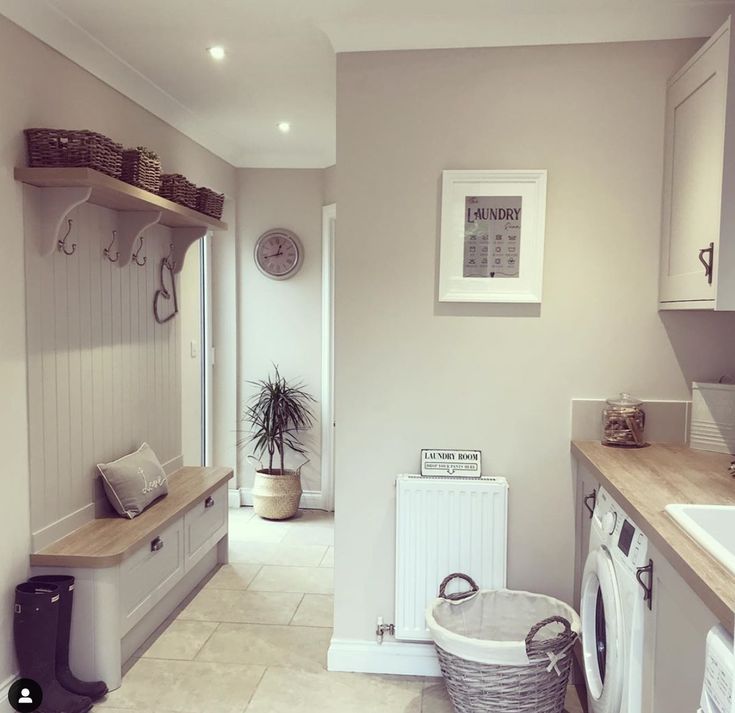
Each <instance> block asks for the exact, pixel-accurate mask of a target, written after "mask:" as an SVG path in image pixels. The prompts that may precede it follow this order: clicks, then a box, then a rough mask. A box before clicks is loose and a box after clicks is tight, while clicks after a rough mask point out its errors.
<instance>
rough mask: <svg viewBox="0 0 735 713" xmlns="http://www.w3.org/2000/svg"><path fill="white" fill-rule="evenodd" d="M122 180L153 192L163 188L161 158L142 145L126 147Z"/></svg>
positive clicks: (123, 157) (123, 156)
mask: <svg viewBox="0 0 735 713" xmlns="http://www.w3.org/2000/svg"><path fill="white" fill-rule="evenodd" d="M122 180H123V181H125V183H130V184H131V185H133V186H137V187H138V188H143V189H145V190H146V191H150V192H151V193H158V191H159V190H161V159H159V158H158V156H157V155H156V154H155V153H154V152H153V151H150V150H148V149H146V148H144V147H142V146H138V147H137V148H134V149H125V151H123V155H122Z"/></svg>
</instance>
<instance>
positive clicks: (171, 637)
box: [141, 620, 218, 661]
mask: <svg viewBox="0 0 735 713" xmlns="http://www.w3.org/2000/svg"><path fill="white" fill-rule="evenodd" d="M217 626H218V625H217V623H216V622H210V621H181V620H177V621H173V622H171V624H170V625H169V626H168V627H167V628H166V630H165V631H164V632H163V633H162V634H161V635H160V636H159V637H158V638H157V639H156V640H155V641H154V642H153V643H152V644H151V645H150V646H148V648H147V649H145V651H143V652H142V654H141V655H142V657H143V658H147V659H179V660H181V661H192V660H193V659H194V657H195V656H196V655H197V654H198V653H199V650H200V649H201V648H202V646H204V644H205V642H206V641H207V639H208V638H209V637H210V636H211V635H212V634H213V633H214V630H215V629H216V628H217Z"/></svg>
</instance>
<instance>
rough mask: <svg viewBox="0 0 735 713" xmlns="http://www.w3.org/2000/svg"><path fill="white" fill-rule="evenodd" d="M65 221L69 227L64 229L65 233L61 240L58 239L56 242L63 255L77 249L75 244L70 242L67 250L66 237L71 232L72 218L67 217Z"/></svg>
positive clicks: (71, 253)
mask: <svg viewBox="0 0 735 713" xmlns="http://www.w3.org/2000/svg"><path fill="white" fill-rule="evenodd" d="M67 222H68V224H69V227H68V228H67V230H66V235H64V237H63V238H62V239H61V240H59V242H58V243H57V247H58V249H59V252H62V253H64V255H73V254H74V251H75V250H76V249H77V244H76V243H72V244H71V248H70V249H69V250H67V247H66V239H67V238H68V237H69V234H70V233H71V226H72V219H71V218H69V220H68V221H67Z"/></svg>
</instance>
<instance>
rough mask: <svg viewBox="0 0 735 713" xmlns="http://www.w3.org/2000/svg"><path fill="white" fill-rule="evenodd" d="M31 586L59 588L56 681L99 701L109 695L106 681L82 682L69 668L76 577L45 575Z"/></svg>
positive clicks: (81, 694)
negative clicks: (46, 585)
mask: <svg viewBox="0 0 735 713" xmlns="http://www.w3.org/2000/svg"><path fill="white" fill-rule="evenodd" d="M28 581H29V582H30V583H31V584H52V585H56V586H57V587H58V588H59V595H60V597H61V599H60V600H59V633H58V637H57V639H56V680H57V681H58V682H59V683H60V684H61V685H62V686H63V687H64V688H66V690H67V691H71V692H72V693H77V694H79V695H80V696H87V697H88V698H91V699H92V700H93V701H98V700H99V699H100V698H102V696H104V695H105V694H106V693H107V685H106V684H105V683H104V681H80V680H79V679H78V678H77V677H76V676H75V675H74V674H73V673H72V672H71V669H70V668H69V639H70V637H71V612H72V608H73V606H74V577H70V576H65V575H61V574H45V575H40V576H38V577H31V578H30V579H29V580H28Z"/></svg>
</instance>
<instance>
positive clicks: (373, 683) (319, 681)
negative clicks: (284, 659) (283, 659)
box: [247, 667, 423, 713]
mask: <svg viewBox="0 0 735 713" xmlns="http://www.w3.org/2000/svg"><path fill="white" fill-rule="evenodd" d="M422 686H423V683H422V682H421V681H420V680H406V679H400V678H395V677H390V676H367V675H363V674H354V673H327V672H322V673H312V672H307V671H297V670H294V669H288V668H278V667H273V668H269V669H268V670H267V671H266V673H265V676H263V680H262V681H261V683H260V685H259V686H258V690H257V691H256V692H255V695H254V696H253V699H252V701H251V702H250V706H248V709H247V713H286V711H288V713H364V712H365V711H370V713H420V710H421V689H422Z"/></svg>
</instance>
